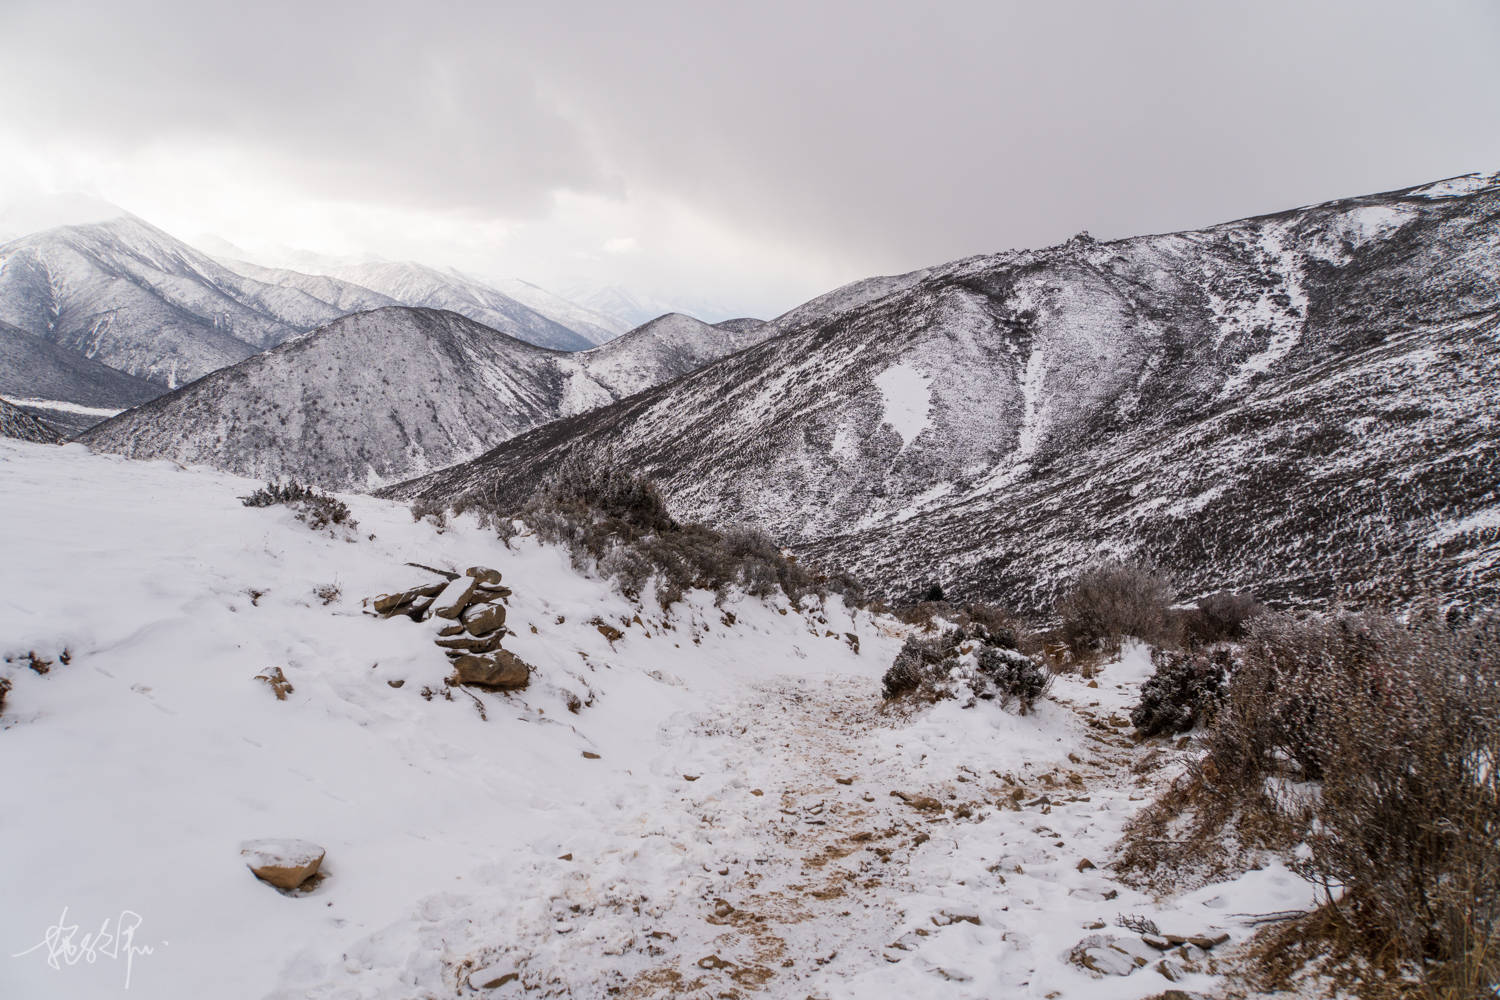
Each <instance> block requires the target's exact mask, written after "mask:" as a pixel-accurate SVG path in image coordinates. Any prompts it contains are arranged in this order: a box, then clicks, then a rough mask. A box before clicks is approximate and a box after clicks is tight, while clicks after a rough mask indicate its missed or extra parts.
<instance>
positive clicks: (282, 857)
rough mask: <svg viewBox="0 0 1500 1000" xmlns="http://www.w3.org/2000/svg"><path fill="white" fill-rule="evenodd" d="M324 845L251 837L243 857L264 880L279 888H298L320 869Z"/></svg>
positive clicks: (257, 875) (243, 851)
mask: <svg viewBox="0 0 1500 1000" xmlns="http://www.w3.org/2000/svg"><path fill="white" fill-rule="evenodd" d="M323 854H324V851H323V848H321V847H319V846H318V845H317V844H314V843H310V842H308V841H306V840H247V841H245V842H244V843H243V844H241V845H240V857H242V858H244V859H245V865H246V866H247V867H248V868H249V869H250V870H251V871H252V872H254V873H255V877H256V878H258V879H260V880H261V881H262V882H268V883H270V884H271V885H274V886H275V887H276V888H278V889H295V888H297V887H298V886H300V885H302V884H303V883H304V882H306V881H307V880H308V879H310V878H312V877H313V876H314V875H316V874H317V873H318V869H319V867H321V866H322V864H323Z"/></svg>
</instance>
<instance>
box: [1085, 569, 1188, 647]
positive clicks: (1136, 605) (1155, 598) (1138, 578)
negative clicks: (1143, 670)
mask: <svg viewBox="0 0 1500 1000" xmlns="http://www.w3.org/2000/svg"><path fill="white" fill-rule="evenodd" d="M1172 596H1173V587H1172V584H1171V581H1169V580H1168V579H1167V578H1166V577H1165V576H1163V575H1162V574H1161V573H1160V572H1158V571H1157V570H1156V569H1155V568H1153V567H1151V566H1148V565H1146V564H1144V563H1138V562H1126V561H1119V562H1109V563H1103V564H1100V565H1097V566H1093V567H1090V568H1089V569H1086V570H1084V571H1083V572H1082V573H1080V574H1079V576H1078V579H1077V581H1075V582H1074V584H1073V586H1072V588H1071V589H1070V590H1069V591H1068V593H1067V594H1066V595H1065V596H1064V597H1063V599H1062V600H1061V601H1059V602H1058V604H1057V609H1056V610H1057V613H1058V616H1059V617H1060V618H1061V619H1062V631H1063V636H1064V637H1065V638H1066V639H1067V641H1068V644H1069V645H1070V646H1072V647H1073V649H1075V650H1077V651H1079V652H1086V651H1100V650H1102V651H1105V652H1115V651H1118V649H1119V645H1120V639H1121V638H1122V637H1124V636H1135V637H1136V638H1137V639H1142V640H1145V641H1146V642H1149V643H1151V644H1153V645H1166V644H1168V643H1169V642H1170V640H1171V639H1172V638H1174V636H1173V635H1172V632H1173V622H1172V619H1171V617H1170V616H1169V615H1168V613H1167V609H1168V607H1169V606H1170V605H1171V603H1172Z"/></svg>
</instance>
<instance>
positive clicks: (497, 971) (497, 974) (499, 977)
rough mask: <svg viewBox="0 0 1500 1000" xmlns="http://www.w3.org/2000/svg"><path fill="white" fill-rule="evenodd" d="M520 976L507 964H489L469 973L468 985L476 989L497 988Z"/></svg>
mask: <svg viewBox="0 0 1500 1000" xmlns="http://www.w3.org/2000/svg"><path fill="white" fill-rule="evenodd" d="M519 978H521V974H520V973H519V972H516V971H514V970H511V969H510V967H509V966H504V965H489V966H485V967H484V968H483V969H475V970H474V971H473V972H471V973H469V985H470V986H471V987H473V988H474V989H476V990H498V989H499V988H500V987H502V986H504V985H505V984H506V983H509V982H514V981H515V980H517V979H519Z"/></svg>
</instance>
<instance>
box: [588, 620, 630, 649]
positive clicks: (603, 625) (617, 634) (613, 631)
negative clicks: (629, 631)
mask: <svg viewBox="0 0 1500 1000" xmlns="http://www.w3.org/2000/svg"><path fill="white" fill-rule="evenodd" d="M593 624H594V627H595V628H596V629H598V630H599V634H600V635H602V636H604V638H606V639H608V640H609V642H610V645H614V643H615V642H616V641H618V640H620V639H623V638H625V633H624V632H621V631H620V630H619V629H617V628H615V627H614V626H613V625H610V624H608V623H607V622H602V621H598V620H597V619H596V620H595V621H594V623H593Z"/></svg>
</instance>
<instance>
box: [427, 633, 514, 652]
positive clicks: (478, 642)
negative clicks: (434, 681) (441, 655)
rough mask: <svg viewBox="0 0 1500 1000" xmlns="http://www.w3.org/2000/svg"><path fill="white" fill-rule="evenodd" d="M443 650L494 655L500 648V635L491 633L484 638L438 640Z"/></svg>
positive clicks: (466, 637)
mask: <svg viewBox="0 0 1500 1000" xmlns="http://www.w3.org/2000/svg"><path fill="white" fill-rule="evenodd" d="M436 642H437V644H438V646H439V647H441V648H442V649H454V650H458V651H459V652H462V653H493V652H494V651H495V650H497V649H499V648H500V635H499V633H491V634H489V635H486V636H483V637H474V636H466V635H465V636H455V637H454V638H452V639H438V640H436Z"/></svg>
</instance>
